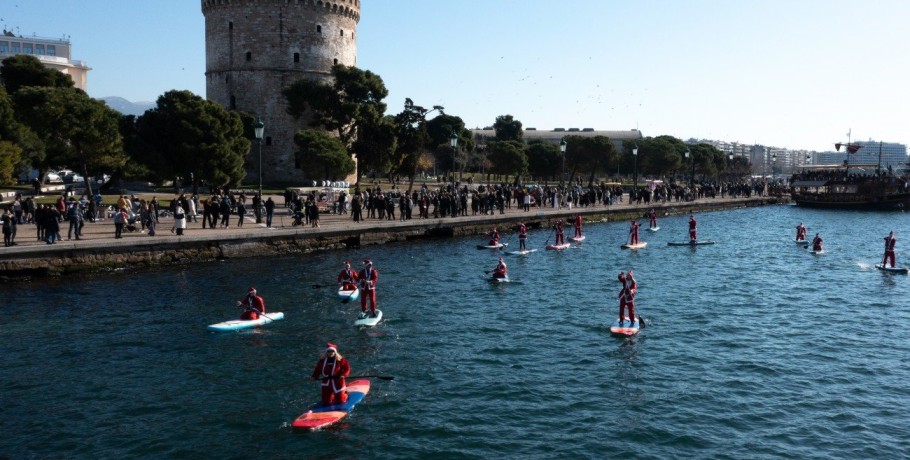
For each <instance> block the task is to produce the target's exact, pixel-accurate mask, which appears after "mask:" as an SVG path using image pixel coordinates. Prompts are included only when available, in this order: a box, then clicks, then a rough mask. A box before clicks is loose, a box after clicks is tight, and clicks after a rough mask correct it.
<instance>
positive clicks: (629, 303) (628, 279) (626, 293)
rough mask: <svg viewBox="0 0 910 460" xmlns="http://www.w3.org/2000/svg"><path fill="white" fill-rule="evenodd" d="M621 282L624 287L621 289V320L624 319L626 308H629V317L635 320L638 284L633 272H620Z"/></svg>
mask: <svg viewBox="0 0 910 460" xmlns="http://www.w3.org/2000/svg"><path fill="white" fill-rule="evenodd" d="M619 282H620V283H622V289H620V291H619V320H620V321H622V319H623V318H626V316H623V312H624V310H626V309H628V310H629V316H628V318H629V319H630V320H632V321H633V322H634V321H635V293H636V292H637V291H638V284H637V283H636V282H635V278H633V277H632V272H631V271H629V274H628V275H627V274H625V273H623V272H619Z"/></svg>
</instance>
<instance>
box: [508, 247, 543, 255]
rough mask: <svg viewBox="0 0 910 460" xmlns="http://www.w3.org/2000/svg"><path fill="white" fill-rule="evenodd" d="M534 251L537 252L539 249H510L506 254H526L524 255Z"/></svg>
mask: <svg viewBox="0 0 910 460" xmlns="http://www.w3.org/2000/svg"><path fill="white" fill-rule="evenodd" d="M532 252H537V249H522V250H519V251H509V252H507V253H506V254H509V255H512V256H524V255H528V254H530V253H532Z"/></svg>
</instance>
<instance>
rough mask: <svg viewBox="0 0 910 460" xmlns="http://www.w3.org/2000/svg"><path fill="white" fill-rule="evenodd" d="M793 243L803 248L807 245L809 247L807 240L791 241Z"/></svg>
mask: <svg viewBox="0 0 910 460" xmlns="http://www.w3.org/2000/svg"><path fill="white" fill-rule="evenodd" d="M793 241H794V242H795V243H796V244H801V245H803V246H808V245H809V240H796V239H795V240H793Z"/></svg>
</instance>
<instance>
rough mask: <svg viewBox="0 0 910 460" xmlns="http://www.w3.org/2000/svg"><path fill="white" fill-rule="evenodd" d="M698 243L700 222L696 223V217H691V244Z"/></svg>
mask: <svg viewBox="0 0 910 460" xmlns="http://www.w3.org/2000/svg"><path fill="white" fill-rule="evenodd" d="M696 241H698V222H696V221H695V216H694V215H690V216H689V242H690V243H694V242H696Z"/></svg>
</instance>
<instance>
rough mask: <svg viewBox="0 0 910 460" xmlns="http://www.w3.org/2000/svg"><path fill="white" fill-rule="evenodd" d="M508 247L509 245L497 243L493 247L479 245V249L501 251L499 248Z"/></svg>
mask: <svg viewBox="0 0 910 460" xmlns="http://www.w3.org/2000/svg"><path fill="white" fill-rule="evenodd" d="M508 245H509V243H497V244H495V245H493V246H490V245H486V244H478V245H477V249H499V248H504V247H506V246H508Z"/></svg>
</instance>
